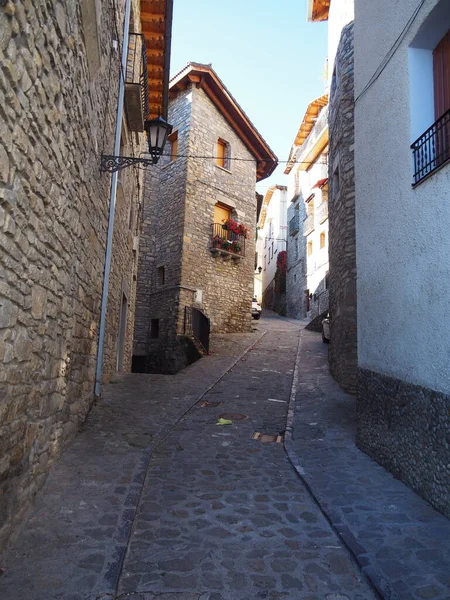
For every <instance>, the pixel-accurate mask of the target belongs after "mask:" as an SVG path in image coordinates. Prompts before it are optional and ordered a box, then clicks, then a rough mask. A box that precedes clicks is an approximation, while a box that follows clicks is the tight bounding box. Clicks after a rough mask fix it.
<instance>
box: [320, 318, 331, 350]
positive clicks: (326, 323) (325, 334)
mask: <svg viewBox="0 0 450 600" xmlns="http://www.w3.org/2000/svg"><path fill="white" fill-rule="evenodd" d="M322 342H323V343H324V344H329V343H330V313H328V314H327V316H326V317H325V319H322Z"/></svg>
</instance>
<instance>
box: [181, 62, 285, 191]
mask: <svg viewBox="0 0 450 600" xmlns="http://www.w3.org/2000/svg"><path fill="white" fill-rule="evenodd" d="M186 80H187V81H191V82H193V83H194V84H195V85H198V86H199V87H201V88H202V89H203V90H204V92H205V93H206V94H207V95H208V97H209V98H210V99H211V101H212V102H213V103H214V104H215V105H216V107H217V108H218V110H219V111H220V112H221V113H222V114H223V116H224V118H225V119H226V120H227V121H228V123H229V124H230V126H231V127H232V128H233V129H234V130H235V132H236V133H237V135H238V136H239V137H240V138H241V140H242V142H243V143H244V144H245V146H246V147H247V148H248V150H249V151H250V153H251V154H252V155H253V156H254V157H255V159H256V161H257V180H258V181H260V180H261V179H265V178H266V177H268V176H269V175H270V174H271V173H272V172H273V171H274V170H275V168H276V167H277V165H278V158H277V156H276V155H275V154H274V153H273V151H272V150H271V148H270V147H269V146H268V144H267V142H266V141H265V140H264V138H263V137H262V136H261V134H260V133H259V132H258V131H257V129H256V128H255V126H254V125H253V123H252V122H251V121H250V119H249V118H248V116H247V115H246V114H245V112H244V111H243V110H242V108H241V107H240V106H239V104H238V103H237V101H236V100H235V99H234V98H233V96H232V95H231V94H230V92H229V91H228V90H227V88H226V87H225V85H224V84H223V82H222V81H221V79H220V78H219V77H218V76H217V74H216V73H215V72H214V70H213V69H212V67H210V66H209V65H202V64H198V63H189V64H188V65H187V66H186V67H185V68H184V69H182V70H181V71H180V72H179V73H177V74H176V75H175V76H174V77H173V78H172V80H171V82H170V85H169V87H170V91H171V92H172V94H171V95H172V96H173V95H175V94H174V92H175V90H176V89H185V88H186ZM175 93H176V92H175Z"/></svg>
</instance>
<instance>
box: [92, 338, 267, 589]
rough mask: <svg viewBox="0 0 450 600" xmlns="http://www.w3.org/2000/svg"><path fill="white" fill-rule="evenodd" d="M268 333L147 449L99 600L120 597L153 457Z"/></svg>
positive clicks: (135, 476) (130, 491)
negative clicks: (123, 576)
mask: <svg viewBox="0 0 450 600" xmlns="http://www.w3.org/2000/svg"><path fill="white" fill-rule="evenodd" d="M266 333H267V331H263V332H262V333H261V335H260V336H259V337H258V338H257V339H256V340H255V341H254V342H252V343H251V344H250V346H248V347H247V348H246V349H245V350H244V351H243V352H241V354H240V355H239V356H238V357H237V358H236V359H235V360H234V361H233V362H232V363H231V365H230V366H229V367H228V368H227V369H226V370H225V371H224V372H223V373H222V374H221V375H220V377H218V378H217V379H215V380H214V382H213V383H212V384H211V385H210V386H209V387H207V388H206V389H205V390H204V391H203V392H202V393H201V394H200V396H199V397H198V398H196V399H195V400H194V401H193V402H192V403H191V404H190V405H189V406H188V408H186V409H185V410H183V411H181V412H180V413H179V414H178V416H177V417H176V418H175V420H174V421H173V423H172V425H170V426H169V427H168V428H167V429H166V431H165V432H164V433H163V435H161V436H160V437H158V436H156V442H154V443H153V444H152V445H151V446H148V447H147V448H145V449H144V450H143V452H142V455H141V458H140V459H139V461H138V463H137V465H136V467H135V469H134V473H133V480H132V482H131V484H130V485H129V488H128V493H127V497H126V500H125V505H124V507H123V509H122V512H121V515H120V517H119V525H118V529H117V533H116V535H115V538H116V546H115V548H114V551H113V552H114V556H113V559H112V561H111V562H109V563H108V565H107V568H106V569H107V570H106V572H105V574H104V575H103V585H102V587H103V592H102V593H101V594H99V595H97V596H96V597H97V598H107V597H109V596H110V597H111V598H114V597H115V596H116V594H117V589H118V586H119V580H120V575H121V573H122V568H123V564H124V561H125V557H126V553H127V549H128V546H129V542H130V538H131V533H132V529H133V524H134V521H135V518H136V514H137V509H138V506H139V501H140V499H141V495H142V490H143V489H144V483H145V478H146V475H147V471H148V467H149V464H150V459H151V457H152V454H153V452H154V450H155V449H156V448H158V446H160V445H161V444H162V443H163V442H164V440H166V438H167V437H168V436H169V435H170V434H171V433H172V431H173V430H174V429H175V427H177V425H178V423H179V422H180V421H181V420H182V419H183V418H184V417H185V416H186V415H187V414H188V413H189V412H190V411H191V410H192V409H193V408H194V406H195V405H196V404H198V403H199V402H200V401H201V400H202V398H204V396H206V394H208V392H210V391H211V390H212V389H213V387H214V386H216V385H217V384H218V383H219V381H221V380H222V379H223V378H224V377H225V375H227V373H229V372H230V371H231V369H232V368H233V367H234V366H235V365H236V364H237V363H238V362H239V361H240V360H241V359H242V358H243V357H244V356H245V355H246V354H247V353H248V352H249V351H250V350H251V349H252V348H253V347H254V346H256V344H257V343H258V342H259V341H260V340H261V339H262V338H263V337H264V336H265V335H266Z"/></svg>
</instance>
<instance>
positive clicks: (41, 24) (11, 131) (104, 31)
mask: <svg viewBox="0 0 450 600" xmlns="http://www.w3.org/2000/svg"><path fill="white" fill-rule="evenodd" d="M145 4H146V7H147V8H151V7H150V5H151V4H153V3H152V2H146V3H145ZM154 4H155V6H154V7H153V8H154V9H155V10H154V11H153V10H150V13H152V14H153V13H157V12H158V10H159V9H160V8H161V3H160V2H159V3H154ZM156 4H158V7H156ZM169 6H170V2H166V3H164V7H163V13H162V14H161V15H159V17H158V19H157V20H156V21H157V22H156V23H155V22H152V20H151V18H150V17H149V15H147V16H148V17H149V18H148V19H147V20H146V21H145V23H144V19H143V21H142V23H141V17H143V14H141V7H140V2H139V1H138V0H133V2H128V3H124V2H123V3H120V8H119V7H117V11H116V12H114V11H113V9H112V6H111V4H110V3H109V2H101V1H94V0H92V1H87V0H86V1H83V2H81V1H73V2H66V3H45V2H34V3H30V2H14V3H13V2H6V3H5V2H3V3H2V6H1V7H0V40H1V42H0V62H1V63H2V67H3V70H2V77H1V80H0V113H1V116H0V227H1V229H0V264H1V272H2V283H1V286H0V361H1V363H2V368H1V369H0V388H1V390H0V545H3V544H4V543H5V541H6V540H7V539H8V538H9V536H10V534H11V532H12V531H13V529H14V526H15V525H16V524H17V523H18V522H20V520H21V519H22V517H23V515H24V513H25V511H26V510H27V508H28V507H29V505H30V502H31V501H32V499H33V498H34V496H35V494H36V493H37V491H38V489H39V488H40V487H41V486H42V484H43V482H44V481H45V479H46V476H47V474H48V471H49V469H50V467H51V465H52V463H53V461H54V460H55V458H56V457H57V456H58V454H59V452H60V451H61V449H62V447H63V446H64V444H65V443H67V442H68V441H69V440H70V439H71V438H73V436H74V435H75V434H76V432H77V431H78V428H79V426H80V424H81V423H82V422H83V421H84V419H85V418H86V415H87V413H88V411H89V409H90V407H91V405H92V402H93V399H94V383H95V373H96V360H97V351H98V335H99V323H100V307H101V299H102V283H103V276H104V270H105V249H106V239H107V229H108V218H109V209H110V198H111V176H110V175H109V174H106V173H102V174H101V173H100V154H101V153H102V152H104V153H107V154H113V147H114V137H115V133H114V132H115V129H116V111H117V95H118V87H117V82H118V80H119V73H120V61H121V55H120V52H119V51H117V50H115V49H114V47H116V48H118V47H119V46H120V47H121V46H122V44H123V31H124V20H125V15H126V14H129V18H130V32H131V34H130V45H131V46H133V47H139V48H140V49H141V50H140V52H141V54H140V57H143V53H142V47H143V46H142V41H143V37H144V36H143V33H144V31H148V30H149V29H152V28H153V30H154V31H153V34H152V36H150V37H151V38H152V39H154V40H155V42H156V41H158V44H159V45H160V48H161V56H162V57H163V59H164V56H165V53H166V52H168V49H169V48H170V46H169V45H168V43H166V42H165V40H167V39H168V37H170V36H168V35H167V30H166V26H165V25H166V24H167V23H169V24H170V19H169V20H168V21H165V19H166V12H165V10H166V8H167V9H168V8H169ZM126 11H128V12H126ZM114 22H116V23H117V25H118V28H119V32H120V35H121V38H120V40H117V39H116V33H115V31H116V29H115V26H114ZM158 29H159V30H160V33H161V35H160V37H159V38H157V35H158V34H157V30H158ZM150 43H152V42H150ZM113 44H115V46H114V47H113ZM111 48H112V50H110V49H111ZM135 64H136V65H139V67H137V68H138V69H139V70H138V72H136V73H135V72H134V70H133V69H131V68H128V66H127V78H128V81H129V82H130V83H134V82H136V76H137V81H138V82H139V76H140V75H141V74H144V73H145V71H144V70H143V58H141V60H139V58H138V59H137V60H136V63H135ZM163 72H164V69H162V71H161V75H162V73H163ZM162 91H163V81H162V80H161V88H160V92H161V98H159V97H158V96H157V94H159V93H160V92H157V91H156V90H155V94H154V96H153V101H154V102H159V104H160V105H161V107H162V96H163V93H162ZM5 98H8V101H6V100H5ZM126 100H127V99H126ZM133 107H134V108H133ZM125 108H126V113H125V115H124V118H123V122H122V124H121V127H122V138H121V150H122V152H123V154H131V153H132V152H133V149H134V151H135V152H137V151H139V149H140V148H141V147H143V143H144V139H143V136H142V135H140V133H139V127H142V119H143V109H144V106H139V105H138V106H136V105H131V104H129V103H128V101H126V102H125ZM135 109H137V110H138V111H140V112H139V114H138V113H136V110H135ZM139 121H140V122H139ZM141 144H142V146H141ZM140 180H141V176H140V174H139V172H137V173H136V172H134V171H133V170H129V171H127V172H125V171H124V172H123V173H122V174H121V177H120V181H119V183H118V186H117V199H116V206H115V219H114V232H113V246H112V255H111V271H110V279H109V294H108V297H107V306H106V321H105V343H104V353H103V361H102V365H101V366H102V371H103V381H107V380H108V379H109V378H110V377H111V375H113V374H114V373H115V372H116V371H117V370H128V369H129V368H130V365H131V351H132V338H133V320H134V296H135V277H136V270H137V254H136V251H135V249H136V245H135V244H133V240H134V238H135V237H136V236H137V235H138V231H139V206H140V204H141V195H140V193H139V185H140Z"/></svg>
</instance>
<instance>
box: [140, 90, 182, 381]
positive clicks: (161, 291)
mask: <svg viewBox="0 0 450 600" xmlns="http://www.w3.org/2000/svg"><path fill="white" fill-rule="evenodd" d="M190 115H191V102H190V100H189V91H186V92H185V93H181V94H179V95H178V96H177V97H176V98H175V99H173V100H171V102H170V104H169V113H168V121H169V123H171V124H172V125H173V131H174V132H175V131H177V132H178V154H179V155H182V156H180V157H179V158H176V159H175V160H173V161H170V158H169V157H168V156H165V157H163V158H161V160H160V161H159V163H158V164H157V165H156V166H155V167H153V168H151V169H149V170H148V172H147V173H146V179H145V192H144V201H143V203H144V207H143V220H142V230H141V236H140V246H139V266H138V282H137V297H136V320H135V337H134V349H133V356H134V357H135V358H134V360H135V364H138V363H139V359H137V358H136V357H144V356H147V357H149V362H147V363H146V364H147V365H149V364H151V365H152V368H150V369H148V371H155V370H158V369H159V372H162V371H167V372H172V366H171V365H170V364H169V363H170V360H169V356H170V348H171V347H173V346H174V345H175V346H177V347H178V342H177V340H176V336H177V333H181V332H182V325H181V321H180V319H181V317H180V314H179V312H180V285H181V256H182V248H183V229H184V214H185V187H186V172H187V159H186V157H185V155H187V154H188V151H189V135H190V130H189V122H190ZM162 271H163V272H164V280H163V279H162V277H163V276H162ZM192 297H193V293H192V292H190V294H189V304H192ZM152 319H153V320H154V319H158V320H159V333H158V337H152V331H151V329H152ZM153 335H155V334H154V333H153ZM141 364H142V362H141Z"/></svg>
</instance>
